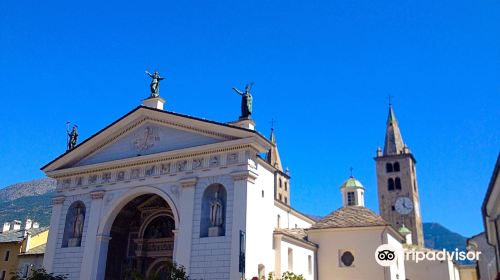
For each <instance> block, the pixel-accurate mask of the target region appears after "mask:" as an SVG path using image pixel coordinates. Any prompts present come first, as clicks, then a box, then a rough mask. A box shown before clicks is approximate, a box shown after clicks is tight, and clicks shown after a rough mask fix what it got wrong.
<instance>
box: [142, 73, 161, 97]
mask: <svg viewBox="0 0 500 280" xmlns="http://www.w3.org/2000/svg"><path fill="white" fill-rule="evenodd" d="M146 74H148V76H149V77H151V79H152V80H151V84H150V85H149V87H150V90H151V95H150V96H149V98H155V97H158V96H160V81H161V80H164V79H165V78H163V77H160V74H159V73H158V71H155V72H154V73H153V74H151V73H149V72H148V71H146Z"/></svg>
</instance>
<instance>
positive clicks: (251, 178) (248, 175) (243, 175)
mask: <svg viewBox="0 0 500 280" xmlns="http://www.w3.org/2000/svg"><path fill="white" fill-rule="evenodd" d="M230 175H231V177H232V178H233V180H234V181H242V180H246V181H248V182H250V183H252V184H255V179H257V177H259V174H257V173H255V172H253V171H252V170H244V171H236V172H232V173H231V174H230Z"/></svg>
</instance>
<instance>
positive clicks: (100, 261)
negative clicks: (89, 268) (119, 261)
mask: <svg viewBox="0 0 500 280" xmlns="http://www.w3.org/2000/svg"><path fill="white" fill-rule="evenodd" d="M110 240H111V237H109V236H105V235H98V236H97V245H96V251H95V252H96V253H95V256H94V263H93V267H94V268H96V274H95V279H97V280H103V279H104V277H105V274H106V261H107V257H108V245H109V241H110Z"/></svg>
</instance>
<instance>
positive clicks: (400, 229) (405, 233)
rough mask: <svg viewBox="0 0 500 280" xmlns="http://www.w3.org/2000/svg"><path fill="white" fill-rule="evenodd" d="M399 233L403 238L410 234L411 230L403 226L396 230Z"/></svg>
mask: <svg viewBox="0 0 500 280" xmlns="http://www.w3.org/2000/svg"><path fill="white" fill-rule="evenodd" d="M398 231H399V233H401V234H402V235H403V236H406V235H407V234H409V233H411V230H410V229H409V228H407V227H405V225H404V224H403V226H402V227H401V228H399V229H398Z"/></svg>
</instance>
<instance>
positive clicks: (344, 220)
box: [311, 206, 389, 229]
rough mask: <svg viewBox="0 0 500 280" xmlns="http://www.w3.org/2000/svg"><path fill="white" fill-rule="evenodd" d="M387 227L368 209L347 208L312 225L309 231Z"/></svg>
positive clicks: (359, 207) (380, 218)
mask: <svg viewBox="0 0 500 280" xmlns="http://www.w3.org/2000/svg"><path fill="white" fill-rule="evenodd" d="M386 225H389V223H388V222H386V221H385V220H384V219H382V217H380V216H379V215H377V214H375V213H374V212H373V211H371V210H370V209H368V208H365V207H361V206H348V207H342V208H339V209H337V210H335V211H333V212H332V213H330V214H329V215H328V216H326V217H324V218H323V219H321V220H319V221H318V222H317V223H316V224H314V225H313V226H312V227H311V229H324V228H348V227H371V226H386Z"/></svg>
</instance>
